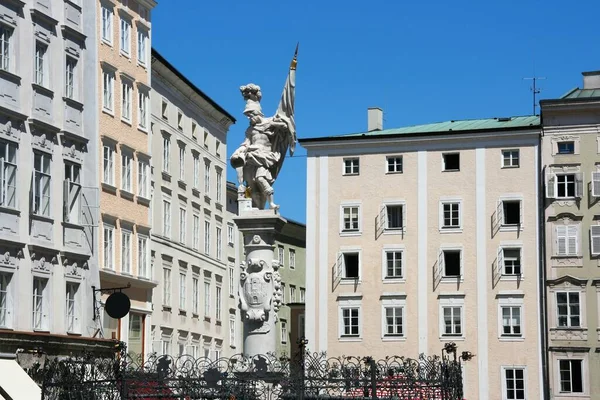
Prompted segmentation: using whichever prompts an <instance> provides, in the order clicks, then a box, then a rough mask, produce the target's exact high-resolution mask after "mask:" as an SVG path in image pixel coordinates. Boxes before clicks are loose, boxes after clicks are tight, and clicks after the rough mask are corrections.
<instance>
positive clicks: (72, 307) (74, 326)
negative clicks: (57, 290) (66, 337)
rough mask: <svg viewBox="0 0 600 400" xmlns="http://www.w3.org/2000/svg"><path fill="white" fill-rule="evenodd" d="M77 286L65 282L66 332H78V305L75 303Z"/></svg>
mask: <svg viewBox="0 0 600 400" xmlns="http://www.w3.org/2000/svg"><path fill="white" fill-rule="evenodd" d="M78 290H79V284H78V283H74V282H67V286H66V296H65V298H66V308H65V310H66V321H67V332H73V333H77V332H79V304H78V301H77V297H78V296H77V292H78Z"/></svg>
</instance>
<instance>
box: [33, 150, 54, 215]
mask: <svg viewBox="0 0 600 400" xmlns="http://www.w3.org/2000/svg"><path fill="white" fill-rule="evenodd" d="M50 161H51V159H50V155H48V154H45V153H37V152H36V153H34V160H33V166H34V170H35V171H34V180H33V212H34V214H37V215H43V216H46V217H49V216H50V193H51V192H50V188H51V180H52V178H51V175H50Z"/></svg>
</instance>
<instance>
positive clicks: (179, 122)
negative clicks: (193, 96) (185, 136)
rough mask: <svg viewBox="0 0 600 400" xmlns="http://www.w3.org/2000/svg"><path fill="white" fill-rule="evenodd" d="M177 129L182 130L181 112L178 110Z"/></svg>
mask: <svg viewBox="0 0 600 400" xmlns="http://www.w3.org/2000/svg"><path fill="white" fill-rule="evenodd" d="M177 129H179V130H180V131H183V114H182V113H181V111H180V110H177Z"/></svg>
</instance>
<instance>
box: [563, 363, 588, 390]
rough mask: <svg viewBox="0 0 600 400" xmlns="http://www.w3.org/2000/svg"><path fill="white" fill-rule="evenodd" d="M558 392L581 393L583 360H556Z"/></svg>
mask: <svg viewBox="0 0 600 400" xmlns="http://www.w3.org/2000/svg"><path fill="white" fill-rule="evenodd" d="M558 381H559V383H560V388H559V393H583V392H584V385H583V360H572V359H568V360H558Z"/></svg>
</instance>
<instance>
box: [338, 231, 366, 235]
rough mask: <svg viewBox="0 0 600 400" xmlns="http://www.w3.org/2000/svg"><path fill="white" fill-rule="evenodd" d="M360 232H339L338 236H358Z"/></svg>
mask: <svg viewBox="0 0 600 400" xmlns="http://www.w3.org/2000/svg"><path fill="white" fill-rule="evenodd" d="M360 235H362V231H341V232H340V236H360Z"/></svg>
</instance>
